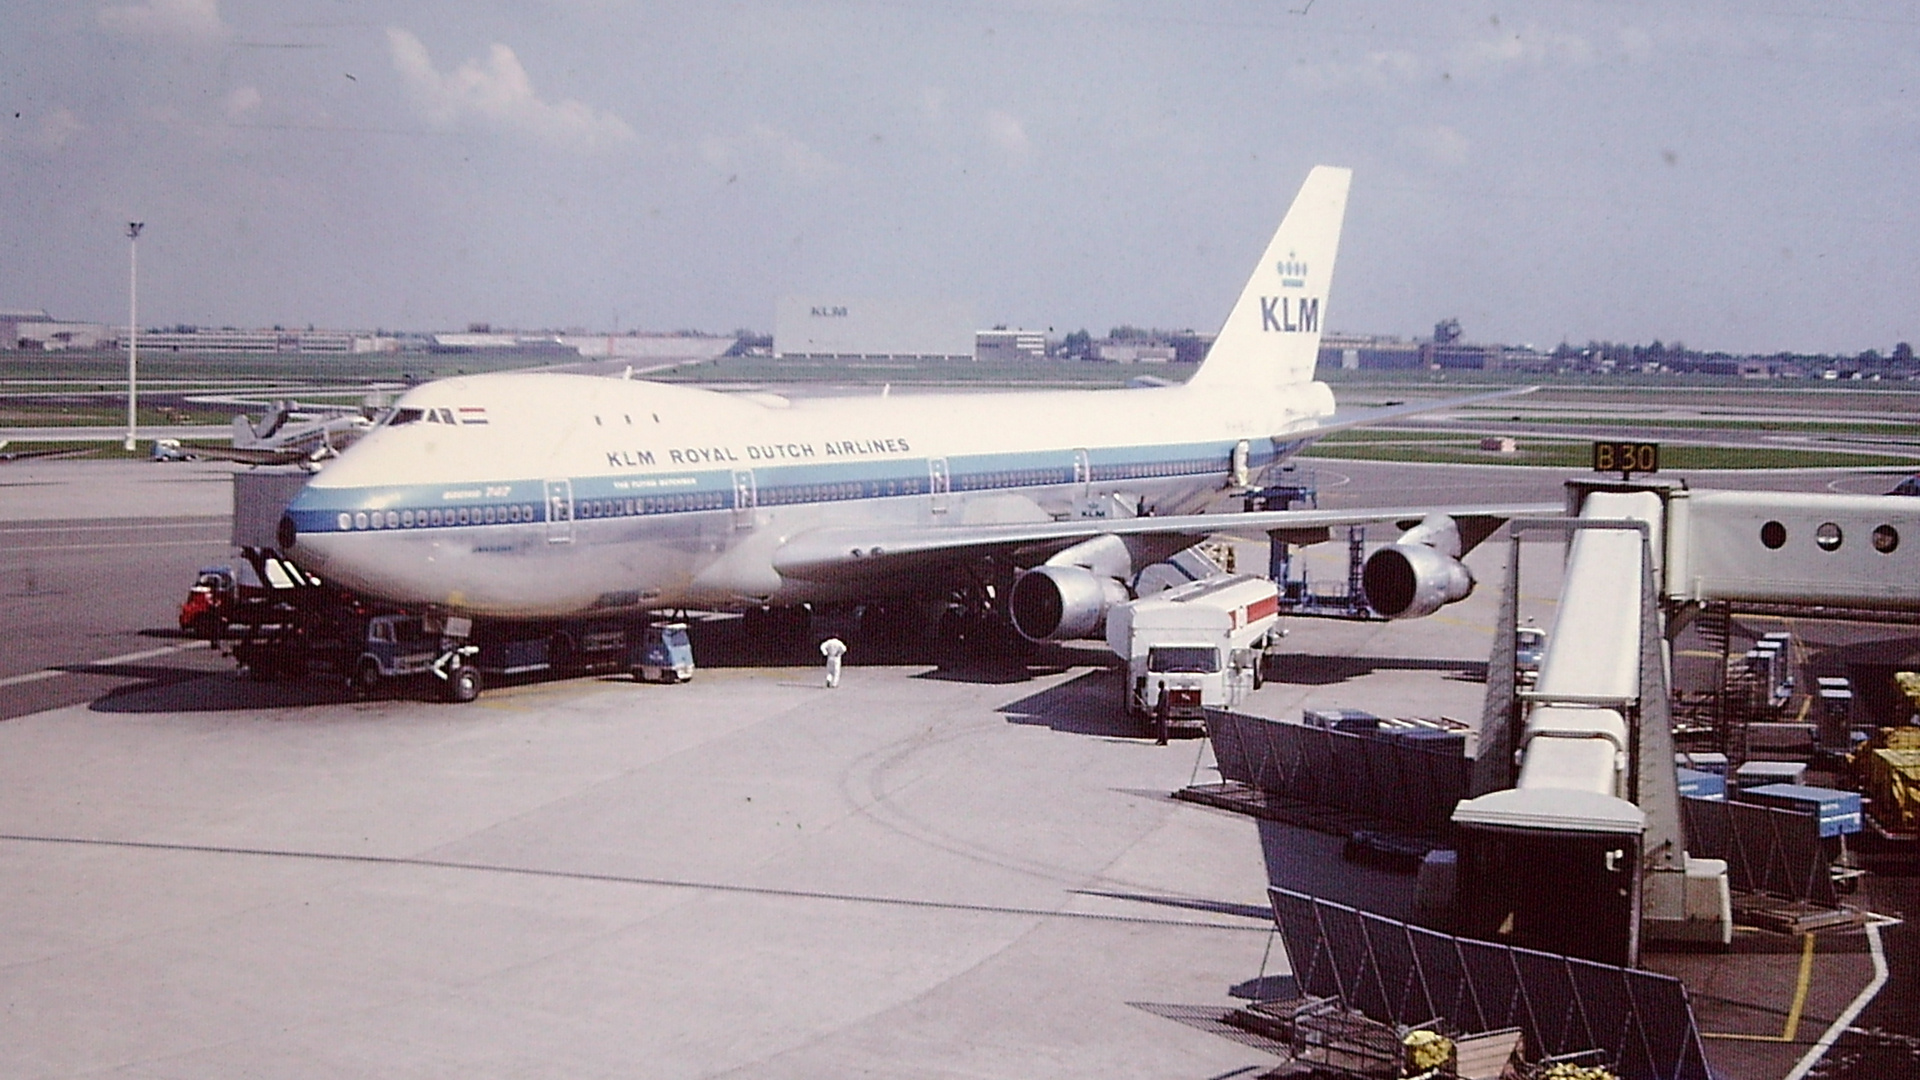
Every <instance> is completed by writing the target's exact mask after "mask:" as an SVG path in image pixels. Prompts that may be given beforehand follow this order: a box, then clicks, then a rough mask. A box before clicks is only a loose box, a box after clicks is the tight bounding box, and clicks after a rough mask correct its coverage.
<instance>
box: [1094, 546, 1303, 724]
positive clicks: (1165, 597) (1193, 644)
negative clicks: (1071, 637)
mask: <svg viewBox="0 0 1920 1080" xmlns="http://www.w3.org/2000/svg"><path fill="white" fill-rule="evenodd" d="M1279 610H1280V602H1279V590H1278V588H1277V587H1276V586H1275V585H1274V583H1273V582H1272V581H1269V580H1267V579H1266V578H1261V577H1254V576H1252V575H1247V574H1219V575H1215V576H1213V577H1208V578H1203V579H1201V580H1199V581H1195V582H1191V583H1189V584H1186V585H1179V586H1175V587H1174V588H1171V589H1168V590H1166V591H1165V592H1162V593H1158V594H1156V595H1154V596H1150V597H1145V598H1143V599H1140V600H1133V601H1130V602H1128V603H1125V604H1120V605H1118V606H1116V607H1115V608H1114V609H1113V610H1112V611H1111V612H1109V613H1108V615H1107V628H1106V629H1107V647H1108V648H1110V649H1112V650H1113V652H1114V655H1116V656H1119V657H1121V658H1123V659H1125V660H1126V661H1127V673H1126V689H1125V691H1124V694H1125V707H1126V710H1127V712H1128V713H1130V714H1132V715H1134V716H1139V717H1145V718H1148V719H1150V720H1151V721H1152V723H1153V727H1154V734H1155V736H1156V737H1157V738H1162V739H1164V738H1165V737H1166V735H1167V734H1168V732H1169V731H1170V730H1171V729H1174V728H1193V729H1199V728H1201V727H1202V725H1203V721H1204V715H1205V710H1207V709H1209V708H1213V709H1230V708H1232V707H1234V706H1235V705H1238V704H1239V703H1240V701H1241V700H1242V699H1243V698H1245V697H1246V695H1247V694H1248V693H1250V692H1252V691H1253V690H1257V689H1259V687H1260V683H1261V681H1262V679H1263V677H1264V676H1263V673H1262V669H1261V664H1262V661H1263V660H1264V657H1265V651H1266V647H1267V643H1268V641H1269V640H1270V635H1271V634H1272V631H1273V630H1274V628H1275V625H1276V624H1277V622H1278V616H1279Z"/></svg>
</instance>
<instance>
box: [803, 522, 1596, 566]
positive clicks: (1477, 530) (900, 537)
mask: <svg viewBox="0 0 1920 1080" xmlns="http://www.w3.org/2000/svg"><path fill="white" fill-rule="evenodd" d="M1564 512H1565V507H1563V506H1561V505H1559V504H1557V503H1555V504H1539V503H1535V504H1528V505H1519V504H1503V505H1497V506H1465V507H1452V508H1439V507H1421V508H1398V509H1393V508H1389V509H1373V510H1264V511H1255V512H1251V513H1227V514H1180V515H1174V516H1169V517H1133V518H1071V519H1068V520H1065V521H1041V522H1020V523H1013V524H982V525H945V526H943V525H896V526H887V525H873V526H865V527H862V526H834V527H827V528H820V529H811V530H808V531H806V532H802V533H800V534H798V535H796V536H794V537H792V538H790V539H789V540H787V542H786V543H784V544H782V545H780V547H779V548H777V549H775V551H774V553H773V567H774V569H775V570H777V571H779V573H780V575H781V576H782V577H789V578H797V579H800V580H803V581H822V582H826V581H841V580H847V579H851V578H887V577H896V576H905V575H909V574H912V573H916V572H919V571H923V570H928V569H932V568H935V567H940V566H948V565H955V564H958V563H963V562H970V561H972V560H975V559H979V558H984V557H987V556H1000V557H1003V558H1009V559H1011V560H1012V561H1014V562H1015V563H1016V564H1019V565H1031V564H1034V563H1039V562H1044V561H1045V560H1046V558H1047V557H1048V556H1050V555H1052V554H1054V553H1055V552H1058V551H1062V550H1064V549H1066V548H1068V547H1071V546H1072V545H1074V544H1077V543H1079V542H1080V541H1082V540H1089V539H1092V538H1093V537H1096V536H1103V535H1113V536H1120V537H1138V538H1141V539H1143V540H1149V541H1159V543H1156V544H1154V545H1152V546H1153V549H1155V550H1157V551H1164V553H1165V554H1162V555H1160V558H1166V557H1167V556H1170V555H1172V554H1174V553H1175V552H1178V551H1180V550H1182V549H1183V548H1187V547H1190V546H1192V545H1194V544H1197V543H1199V542H1200V541H1202V540H1204V539H1206V538H1207V537H1209V536H1214V535H1219V534H1223V533H1224V534H1230V535H1245V536H1248V537H1258V536H1265V535H1272V534H1275V533H1278V534H1279V538H1280V539H1282V540H1285V541H1288V542H1289V543H1295V544H1311V543H1317V542H1319V541H1322V540H1326V539H1328V538H1329V537H1330V536H1331V533H1332V530H1333V529H1335V528H1338V527H1341V526H1346V525H1367V524H1373V523H1377V522H1389V523H1392V524H1393V525H1394V526H1395V527H1396V528H1398V529H1400V530H1402V531H1404V530H1406V529H1410V528H1412V527H1413V526H1414V525H1417V524H1419V522H1420V521H1421V520H1423V519H1424V518H1426V517H1427V516H1428V515H1429V514H1434V513H1443V514H1447V515H1449V516H1451V517H1453V518H1455V519H1456V520H1459V521H1460V522H1461V523H1462V528H1461V533H1462V537H1463V539H1464V538H1466V537H1468V536H1471V537H1472V538H1473V542H1476V543H1477V542H1478V540H1479V539H1482V538H1484V537H1486V536H1487V535H1488V534H1490V533H1492V532H1493V531H1494V530H1495V529H1497V528H1499V527H1500V525H1501V524H1502V523H1504V522H1505V521H1506V519H1508V518H1512V517H1523V516H1536V515H1548V514H1560V513H1564ZM1469 546H1471V544H1469Z"/></svg>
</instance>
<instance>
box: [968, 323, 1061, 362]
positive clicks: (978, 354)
mask: <svg viewBox="0 0 1920 1080" xmlns="http://www.w3.org/2000/svg"><path fill="white" fill-rule="evenodd" d="M973 357H974V359H976V360H992V361H1003V362H1004V361H1018V360H1045V359H1046V358H1047V335H1046V334H1044V333H1042V332H1040V331H1038V330H981V331H979V332H977V333H975V334H974V335H973Z"/></svg>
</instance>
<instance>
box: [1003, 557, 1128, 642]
mask: <svg viewBox="0 0 1920 1080" xmlns="http://www.w3.org/2000/svg"><path fill="white" fill-rule="evenodd" d="M1129 599H1131V597H1129V596H1128V595H1127V587H1126V585H1125V583H1123V582H1120V581H1118V580H1115V579H1114V578H1110V577H1106V576H1104V575H1102V574H1096V573H1094V572H1093V571H1091V570H1088V569H1087V568H1086V567H1084V566H1036V567H1034V568H1033V569H1032V570H1029V571H1027V572H1026V573H1024V574H1022V575H1020V577H1019V579H1018V580H1016V581H1015V582H1014V583H1013V592H1012V594H1011V595H1009V596H1008V597H1007V613H1008V615H1009V616H1011V618H1012V619H1013V628H1014V629H1016V630H1018V631H1020V634H1021V636H1022V637H1025V638H1026V639H1027V640H1029V641H1072V640H1074V639H1076V638H1089V637H1099V636H1100V635H1101V634H1102V633H1103V632H1104V627H1105V626H1106V622H1107V609H1108V608H1110V607H1112V606H1113V605H1115V604H1122V603H1125V602H1126V601H1127V600H1129Z"/></svg>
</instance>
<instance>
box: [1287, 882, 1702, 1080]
mask: <svg viewBox="0 0 1920 1080" xmlns="http://www.w3.org/2000/svg"><path fill="white" fill-rule="evenodd" d="M1268 893H1269V896H1270V897H1271V899H1272V903H1273V914H1274V919H1275V921H1276V922H1278V924H1279V926H1280V933H1281V938H1282V941H1283V942H1284V944H1285V946H1286V950H1287V959H1288V961H1289V962H1290V963H1291V964H1292V966H1293V977H1294V979H1295V981H1296V983H1297V985H1298V986H1299V989H1300V993H1302V994H1308V995H1313V996H1316V997H1338V998H1340V999H1341V1000H1342V1001H1343V1002H1344V1003H1345V1004H1346V1005H1347V1006H1348V1007H1350V1008H1353V1009H1357V1010H1359V1011H1360V1012H1361V1013H1363V1014H1365V1015H1366V1016H1367V1017H1369V1018H1370V1019H1373V1020H1377V1021H1380V1022H1382V1023H1390V1024H1408V1025H1415V1024H1425V1023H1427V1022H1429V1021H1431V1020H1433V1019H1435V1018H1439V1019H1442V1020H1444V1021H1445V1022H1446V1023H1447V1024H1448V1025H1450V1026H1451V1027H1452V1028H1453V1030H1454V1031H1455V1032H1457V1033H1459V1034H1463V1035H1471V1034H1478V1033H1481V1032H1487V1031H1497V1030H1500V1029H1502V1028H1510V1027H1518V1028H1520V1029H1521V1031H1522V1032H1523V1033H1524V1034H1525V1036H1526V1048H1527V1053H1528V1054H1529V1055H1530V1056H1531V1057H1532V1058H1533V1059H1535V1060H1538V1059H1539V1058H1541V1057H1545V1056H1556V1055H1561V1054H1573V1053H1580V1052H1582V1051H1591V1050H1598V1051H1600V1052H1601V1053H1602V1054H1604V1055H1606V1056H1607V1057H1608V1059H1609V1060H1610V1061H1611V1062H1612V1064H1613V1067H1614V1073H1615V1075H1618V1076H1620V1077H1622V1078H1623V1080H1707V1078H1708V1076H1709V1073H1708V1069H1707V1060H1706V1050H1705V1047H1704V1046H1703V1045H1702V1043H1701V1039H1700V1030H1699V1027H1698V1026H1697V1025H1696V1024H1695V1022H1694V1017H1693V1006H1692V1005H1691V1004H1690V1003H1689V1002H1688V1000H1687V989H1686V987H1685V986H1684V985H1682V984H1681V982H1680V980H1678V979H1675V978H1673V977H1671V976H1668V975H1657V974H1654V973H1653V972H1649V971H1637V970H1635V969H1632V968H1622V967H1614V966H1612V965H1609V964H1601V963H1596V962H1594V961H1591V960H1579V959H1575V958H1573V957H1568V956H1559V955H1556V954H1553V953H1543V952H1535V951H1533V950H1531V949H1520V948H1515V947H1513V946H1510V945H1500V944H1496V943H1493V942H1487V941H1475V940H1473V939H1471V938H1461V937H1455V936H1453V935H1451V934H1443V933H1440V932H1438V931H1435V930H1428V929H1425V928H1423V927H1418V926H1413V925H1410V924H1408V923H1403V922H1398V921H1396V920H1393V919H1388V918H1384V917H1382V916H1379V915H1374V914H1370V913H1368V912H1364V911H1360V910H1357V909H1355V908H1351V907H1347V906H1346V905H1344V904H1336V903H1333V902H1331V901H1327V900H1321V899H1319V898H1317V897H1312V896H1308V895H1306V894H1304V893H1298V892H1293V891H1291V890H1288V889H1279V888H1275V889H1269V890H1268Z"/></svg>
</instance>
